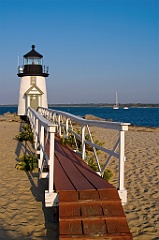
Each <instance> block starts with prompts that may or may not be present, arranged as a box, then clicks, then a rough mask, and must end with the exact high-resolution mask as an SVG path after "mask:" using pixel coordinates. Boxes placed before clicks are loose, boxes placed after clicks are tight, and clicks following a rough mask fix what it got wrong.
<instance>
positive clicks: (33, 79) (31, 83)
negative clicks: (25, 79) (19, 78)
mask: <svg viewBox="0 0 159 240" xmlns="http://www.w3.org/2000/svg"><path fill="white" fill-rule="evenodd" d="M30 85H36V77H31V78H30Z"/></svg>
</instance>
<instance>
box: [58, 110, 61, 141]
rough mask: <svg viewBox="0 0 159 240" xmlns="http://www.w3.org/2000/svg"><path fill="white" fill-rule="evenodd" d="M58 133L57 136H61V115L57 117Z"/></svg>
mask: <svg viewBox="0 0 159 240" xmlns="http://www.w3.org/2000/svg"><path fill="white" fill-rule="evenodd" d="M58 132H59V136H61V115H60V114H59V115H58Z"/></svg>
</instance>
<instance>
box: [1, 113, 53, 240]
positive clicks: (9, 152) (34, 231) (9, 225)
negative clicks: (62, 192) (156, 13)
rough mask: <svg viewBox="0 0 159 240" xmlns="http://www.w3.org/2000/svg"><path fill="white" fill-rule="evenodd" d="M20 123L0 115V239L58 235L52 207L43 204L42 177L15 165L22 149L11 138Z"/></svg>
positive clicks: (49, 237)
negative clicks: (28, 172)
mask: <svg viewBox="0 0 159 240" xmlns="http://www.w3.org/2000/svg"><path fill="white" fill-rule="evenodd" d="M20 125H21V123H20V122H19V120H18V119H17V118H13V116H9V115H7V116H5V117H1V118H0V156H1V157H0V159H1V178H0V191H1V193H0V195H1V197H0V240H13V239H14V240H22V239H29V240H33V239H38V240H43V239H47V240H52V239H58V238H57V236H58V224H57V223H56V222H57V221H56V219H54V217H53V216H54V215H53V209H52V208H46V207H45V206H44V191H45V189H46V188H47V185H46V184H47V183H46V180H45V179H38V172H37V171H35V172H33V173H32V174H27V173H25V172H24V171H21V170H17V169H16V168H15V165H16V163H17V159H18V156H19V155H21V154H23V151H24V146H23V144H21V143H19V142H18V141H17V140H15V139H14V137H15V135H16V134H18V133H19V131H20Z"/></svg>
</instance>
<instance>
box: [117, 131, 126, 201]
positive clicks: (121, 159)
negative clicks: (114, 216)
mask: <svg viewBox="0 0 159 240" xmlns="http://www.w3.org/2000/svg"><path fill="white" fill-rule="evenodd" d="M119 134H120V144H119V186H118V193H119V196H120V198H121V200H122V203H123V204H126V203H127V190H126V189H125V188H124V161H125V155H124V152H125V132H124V131H123V130H120V133H119Z"/></svg>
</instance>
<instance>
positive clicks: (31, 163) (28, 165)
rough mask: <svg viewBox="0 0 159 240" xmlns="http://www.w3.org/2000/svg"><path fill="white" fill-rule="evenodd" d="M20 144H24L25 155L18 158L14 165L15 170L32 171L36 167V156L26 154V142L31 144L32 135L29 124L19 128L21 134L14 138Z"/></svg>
mask: <svg viewBox="0 0 159 240" xmlns="http://www.w3.org/2000/svg"><path fill="white" fill-rule="evenodd" d="M15 138H16V139H17V140H18V141H20V142H23V141H24V142H25V146H24V147H25V153H24V155H23V156H20V157H19V162H18V163H17V164H16V166H15V167H16V168H17V169H20V170H25V171H33V170H34V169H35V168H37V167H38V157H37V155H36V154H33V153H29V154H27V142H30V143H31V144H33V142H34V141H33V140H34V137H33V133H32V129H31V126H30V124H24V125H23V126H22V128H21V132H20V133H19V134H18V135H16V136H15Z"/></svg>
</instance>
